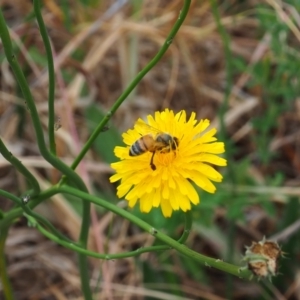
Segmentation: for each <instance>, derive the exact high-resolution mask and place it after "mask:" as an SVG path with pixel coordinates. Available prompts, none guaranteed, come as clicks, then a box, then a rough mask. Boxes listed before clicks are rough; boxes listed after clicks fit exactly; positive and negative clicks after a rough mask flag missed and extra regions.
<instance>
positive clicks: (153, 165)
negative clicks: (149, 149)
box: [150, 152, 156, 171]
mask: <svg viewBox="0 0 300 300" xmlns="http://www.w3.org/2000/svg"><path fill="white" fill-rule="evenodd" d="M154 154H155V152H153V154H152V156H151V160H150V167H151V169H152V170H153V171H155V170H156V166H155V164H154V163H153V159H154Z"/></svg>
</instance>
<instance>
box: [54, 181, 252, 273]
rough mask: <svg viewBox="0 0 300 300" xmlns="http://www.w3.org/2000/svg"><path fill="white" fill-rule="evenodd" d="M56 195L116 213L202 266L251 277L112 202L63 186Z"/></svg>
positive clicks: (57, 190)
mask: <svg viewBox="0 0 300 300" xmlns="http://www.w3.org/2000/svg"><path fill="white" fill-rule="evenodd" d="M56 193H65V194H70V195H73V196H76V197H80V198H82V199H84V200H86V201H89V202H92V203H95V204H96V205H99V206H102V207H104V208H105V209H107V210H109V211H111V212H114V213H116V214H118V215H120V216H121V217H123V218H125V219H127V220H129V221H130V222H132V223H134V224H136V225H137V226H139V227H140V228H142V229H143V230H145V231H146V232H149V233H150V234H152V235H153V236H155V237H156V238H157V239H159V240H160V241H162V242H163V243H164V244H166V245H168V246H169V247H172V248H174V249H175V250H177V251H178V252H180V253H181V254H183V255H186V256H188V257H190V258H192V259H194V260H196V261H197V262H199V263H201V264H204V265H206V266H209V267H214V268H216V269H219V270H222V271H224V272H227V273H229V274H232V275H235V276H238V277H241V278H249V276H250V273H249V271H246V270H243V271H241V268H240V267H238V266H234V265H232V264H228V263H225V262H223V261H221V260H218V259H215V258H211V257H207V256H204V255H201V254H199V253H197V252H195V251H193V250H191V249H189V248H187V247H186V246H185V245H183V244H181V243H179V242H178V241H176V240H174V239H172V238H170V237H169V236H167V235H165V234H164V233H162V232H160V231H158V230H156V229H155V228H153V226H151V225H150V224H148V223H146V222H145V221H143V220H141V219H140V218H138V217H136V216H134V215H132V214H131V213H130V212H128V211H126V210H123V209H121V208H120V207H118V206H116V205H114V204H112V203H110V202H107V201H105V200H102V199H99V198H97V197H95V196H92V195H89V194H86V193H84V192H81V191H78V190H76V189H74V188H72V187H68V186H63V187H59V188H57V189H56Z"/></svg>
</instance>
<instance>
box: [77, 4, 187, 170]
mask: <svg viewBox="0 0 300 300" xmlns="http://www.w3.org/2000/svg"><path fill="white" fill-rule="evenodd" d="M190 4H191V0H185V1H184V4H183V7H182V9H181V11H180V13H179V17H178V19H177V21H176V22H175V24H174V26H173V27H172V29H171V31H170V33H169V34H168V36H167V38H166V40H165V42H164V44H163V46H162V47H161V48H160V50H159V51H158V53H157V54H156V55H155V56H154V58H153V59H152V60H151V61H150V62H149V63H148V64H147V65H146V67H145V68H144V69H143V70H142V71H140V72H139V73H138V75H137V76H136V78H135V79H134V80H133V81H132V82H131V83H130V84H129V86H128V87H127V88H126V89H125V91H124V92H123V93H122V94H121V96H120V97H119V98H118V99H117V100H116V102H115V103H114V105H113V106H112V107H111V109H110V111H109V112H108V113H107V114H106V116H105V117H104V118H103V119H102V121H101V122H100V123H99V124H98V126H97V127H96V129H95V130H94V132H93V133H92V134H91V136H90V138H89V139H88V141H87V142H86V143H85V145H84V146H83V148H82V150H81V151H80V153H79V154H78V156H77V157H76V158H75V160H74V162H73V163H72V165H71V168H72V169H73V170H75V169H76V167H77V166H78V164H79V163H80V161H81V160H82V159H83V157H84V156H85V154H86V153H87V151H88V150H89V149H90V148H91V145H92V143H93V142H94V141H95V139H96V138H97V137H98V135H99V133H100V132H101V131H102V129H103V128H104V126H105V125H106V124H107V122H108V121H109V119H110V118H111V116H112V115H113V114H114V113H115V112H116V110H117V109H118V108H119V106H120V105H121V104H122V103H123V102H124V100H125V99H126V98H127V97H128V95H129V94H130V93H131V92H132V90H133V89H134V88H135V87H136V86H137V85H138V83H139V82H140V81H141V80H142V79H143V77H144V76H145V75H146V74H147V73H148V72H149V71H150V70H151V69H152V68H153V67H154V66H155V65H156V64H157V63H158V62H159V60H160V59H161V58H162V57H163V55H164V54H165V53H166V51H167V50H168V48H169V47H170V45H171V44H172V42H173V39H174V37H175V35H176V33H177V32H178V30H179V28H180V27H181V25H182V23H183V21H184V20H185V17H186V15H187V13H188V11H189V7H190Z"/></svg>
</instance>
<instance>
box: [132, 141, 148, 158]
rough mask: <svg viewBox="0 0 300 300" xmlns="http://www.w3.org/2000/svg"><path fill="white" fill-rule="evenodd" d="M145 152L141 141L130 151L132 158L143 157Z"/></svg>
mask: <svg viewBox="0 0 300 300" xmlns="http://www.w3.org/2000/svg"><path fill="white" fill-rule="evenodd" d="M144 152H145V150H144V149H143V148H142V147H141V145H140V141H136V142H135V143H134V144H133V145H132V146H131V147H130V149H129V155H130V156H137V155H141V154H143V153H144Z"/></svg>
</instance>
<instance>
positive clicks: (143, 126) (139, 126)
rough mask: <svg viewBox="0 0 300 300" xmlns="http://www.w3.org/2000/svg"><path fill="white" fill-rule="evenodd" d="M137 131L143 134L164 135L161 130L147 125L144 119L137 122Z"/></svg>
mask: <svg viewBox="0 0 300 300" xmlns="http://www.w3.org/2000/svg"><path fill="white" fill-rule="evenodd" d="M134 127H136V129H137V130H139V129H140V130H139V131H142V133H143V134H149V133H153V134H160V133H163V132H162V131H161V130H159V129H157V128H155V127H152V126H151V125H149V124H147V123H145V122H144V121H143V120H142V119H138V120H137V122H136V123H135V126H134Z"/></svg>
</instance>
